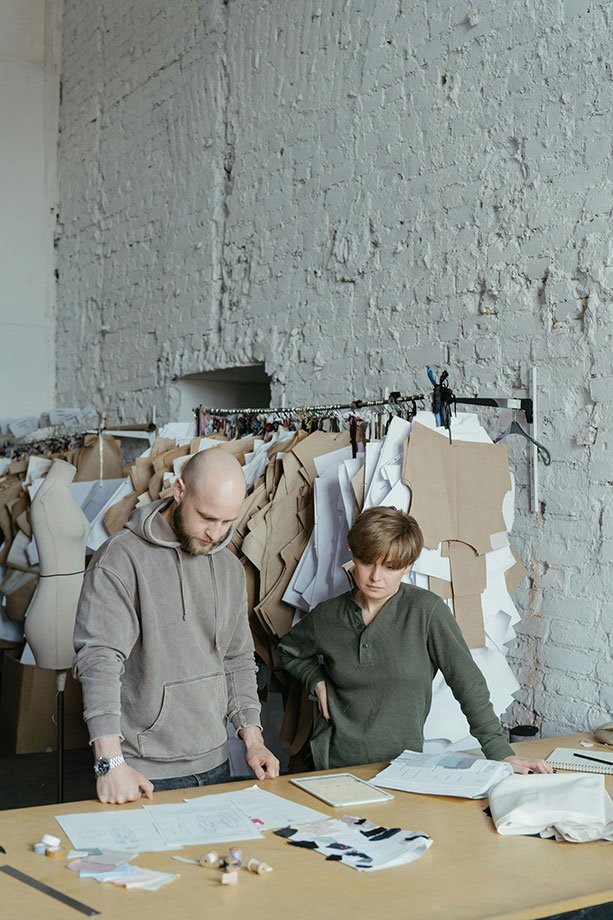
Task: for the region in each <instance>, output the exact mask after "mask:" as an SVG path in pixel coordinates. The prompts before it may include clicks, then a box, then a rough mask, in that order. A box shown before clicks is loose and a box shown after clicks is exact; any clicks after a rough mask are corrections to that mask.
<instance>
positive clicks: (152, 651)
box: [74, 501, 260, 779]
mask: <svg viewBox="0 0 613 920" xmlns="http://www.w3.org/2000/svg"><path fill="white" fill-rule="evenodd" d="M167 505H168V501H158V502H154V503H153V504H149V505H145V506H144V507H143V508H138V509H137V510H136V511H135V512H134V513H133V515H132V517H131V518H130V520H129V521H128V523H127V524H126V525H125V527H124V528H123V530H121V531H119V533H117V534H115V536H113V537H111V539H110V540H108V541H107V542H106V543H105V544H104V545H103V546H101V547H100V549H99V550H98V551H97V552H96V554H95V555H94V557H93V559H92V561H91V563H90V565H89V567H88V569H87V571H86V573H85V578H84V582H83V589H82V591H81V597H80V600H79V607H78V611H77V619H76V624H75V633H74V642H75V650H76V656H75V660H74V674H75V676H76V677H78V678H79V680H80V681H81V685H82V688H83V710H84V711H83V717H84V719H85V721H86V722H87V726H88V729H89V736H90V739H91V741H95V740H96V738H102V737H104V736H107V735H120V736H121V737H122V738H123V742H122V750H123V753H124V756H125V759H126V761H127V762H128V763H129V764H130V765H131V766H133V767H135V768H136V769H138V770H140V771H141V772H142V773H144V774H145V776H147V777H148V778H150V779H161V778H163V777H169V776H185V775H188V774H191V773H202V772H204V771H206V770H210V769H213V767H216V766H219V764H221V763H223V762H224V761H225V760H226V759H227V757H228V746H227V741H226V738H227V735H226V719H230V721H231V722H232V724H233V725H234V728H235V729H236V730H237V731H238V730H239V729H241V728H245V727H247V726H251V725H259V724H260V722H259V716H260V704H259V700H258V695H257V687H256V681H255V674H256V666H255V660H254V655H253V640H252V638H251V632H250V630H249V623H248V619H247V612H246V608H247V598H246V591H245V578H244V573H243V569H242V566H241V564H240V562H239V561H238V559H237V558H236V557H235V556H234V555H233V554H232V553H231V552H230V550H228V549H226V546H227V543H228V542H229V541H230V534H229V535H228V537H227V538H226V540H225V541H224V542H223V544H220V545H219V546H217V547H215V549H214V550H212V551H211V553H209V554H208V555H205V556H192V555H190V554H189V553H187V552H185V551H184V550H182V549H181V547H180V545H179V543H178V542H177V539H176V536H175V534H174V531H173V530H172V528H171V527H170V526H169V525H168V524H167V522H166V521H165V520H164V518H163V517H162V516H161V514H159V513H158V512H159V511H161V510H164V508H166V507H167Z"/></svg>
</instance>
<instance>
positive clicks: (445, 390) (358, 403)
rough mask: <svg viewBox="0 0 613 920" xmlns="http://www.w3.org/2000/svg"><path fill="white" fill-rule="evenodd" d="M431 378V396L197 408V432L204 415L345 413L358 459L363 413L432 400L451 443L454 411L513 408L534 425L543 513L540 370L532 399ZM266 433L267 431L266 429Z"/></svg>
mask: <svg viewBox="0 0 613 920" xmlns="http://www.w3.org/2000/svg"><path fill="white" fill-rule="evenodd" d="M427 371H428V378H429V380H430V382H431V384H432V393H431V394H430V396H427V395H426V394H424V393H416V394H414V395H411V396H403V395H402V394H401V393H400V391H395V392H392V393H390V394H389V395H388V396H386V397H384V398H383V399H374V400H373V399H364V400H362V399H355V400H353V402H350V403H331V404H329V405H322V406H277V407H271V408H266V407H257V408H253V407H244V408H233V409H228V408H211V407H208V406H196V407H195V408H194V416H195V418H196V429H197V431H198V434H201V433H202V432H201V419H202V416H203V415H207V416H208V417H209V418H217V419H231V418H242V419H245V420H247V419H249V418H259V419H262V420H265V423H266V424H270V423H271V422H272V423H273V427H274V424H276V423H283V424H287V423H288V422H290V421H296V422H301V423H302V425H303V426H304V427H306V423H307V420H308V419H326V418H333V419H335V420H336V421H337V422H338V421H340V420H341V419H340V416H341V413H342V414H343V418H342V420H343V422H345V423H348V425H349V430H350V435H351V446H352V448H353V452H354V456H355V453H356V452H357V432H358V425H359V422H363V421H364V420H363V419H362V418H361V417H360V416H359V412H360V411H361V410H366V411H367V412H368V411H372V412H373V413H374V414H375V415H383V414H385V412H389V413H390V414H393V413H400V412H407V410H408V414H409V418H411V417H412V416H413V415H415V414H416V412H417V403H422V405H423V404H424V403H425V401H426V400H428V399H430V400H431V406H432V411H433V413H434V414H435V416H436V419H437V423H438V424H439V425H442V426H443V427H445V428H446V429H447V431H448V432H449V440H450V441H451V409H452V407H453V408H455V407H456V406H458V405H464V406H485V407H491V408H494V409H512V410H514V411H519V412H523V413H524V415H525V418H526V422H527V423H528V424H529V425H530V427H531V430H532V433H531V435H529V434H527V433H526V432H524V431H521V433H522V434H523V435H525V436H526V437H527V439H528V440H529V441H531V442H532V452H531V455H530V469H531V481H532V488H531V506H532V510H533V511H534V512H537V513H538V512H539V509H540V503H539V485H538V463H537V461H538V459H539V456H541V459H543V460H544V461H545V462H546V463H547V464H548V463H549V462H550V455H549V452H548V451H547V449H546V448H545V447H544V446H543V445H542V444H540V443H539V442H538V441H536V436H537V417H536V415H537V413H536V398H537V395H536V368H532V369H531V393H532V396H531V397H508V396H457V395H456V394H455V393H454V392H453V391H452V390H451V389H450V387H449V384H448V379H449V374H448V372H447V371H443V372H442V374H441V375H440V378H439V379H438V380H437V379H436V376H435V374H434V372H433V371H432V369H431V368H427ZM263 430H264V431H265V430H266V429H265V428H263Z"/></svg>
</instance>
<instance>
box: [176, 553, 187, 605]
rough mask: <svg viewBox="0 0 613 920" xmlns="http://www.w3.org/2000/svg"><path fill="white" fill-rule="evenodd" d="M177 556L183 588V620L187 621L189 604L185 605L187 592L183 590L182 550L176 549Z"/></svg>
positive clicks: (180, 583) (180, 584)
mask: <svg viewBox="0 0 613 920" xmlns="http://www.w3.org/2000/svg"><path fill="white" fill-rule="evenodd" d="M175 552H176V554H177V560H178V563H179V586H180V588H181V603H182V605H183V620H186V619H187V604H186V603H185V592H184V588H183V562H182V561H181V550H180V549H179V547H176V548H175Z"/></svg>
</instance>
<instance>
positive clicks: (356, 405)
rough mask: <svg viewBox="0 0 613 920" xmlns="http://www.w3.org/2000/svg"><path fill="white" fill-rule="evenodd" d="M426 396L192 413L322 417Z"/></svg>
mask: <svg viewBox="0 0 613 920" xmlns="http://www.w3.org/2000/svg"><path fill="white" fill-rule="evenodd" d="M427 398H428V397H427V396H425V395H424V394H423V393H418V394H416V395H414V396H401V395H400V393H399V392H398V393H390V395H389V396H388V397H386V398H385V399H375V400H371V399H369V400H362V399H356V400H354V401H353V402H351V403H332V404H330V405H327V406H274V407H271V408H263V407H260V408H257V409H249V408H240V409H213V408H210V407H209V406H196V408H195V409H194V414H195V415H196V417H197V416H198V413H199V412H201V411H202V412H206V413H207V414H208V415H212V416H218V417H220V418H224V417H228V416H232V415H246V416H248V415H255V416H257V415H262V416H267V417H269V416H273V415H277V414H278V415H279V416H281V417H282V418H288V417H289V418H292V417H293V418H301V417H304V416H308V415H320V416H322V417H325V416H326V413H334V412H340V411H343V410H350V409H353V410H354V411H357V410H358V409H374V408H377V407H380V408H383V409H384V410H385V408H390V409H393V408H394V407H395V406H396V407H397V406H398V405H399V404H401V403H417V402H422V403H423V402H424V401H425V400H426V399H427Z"/></svg>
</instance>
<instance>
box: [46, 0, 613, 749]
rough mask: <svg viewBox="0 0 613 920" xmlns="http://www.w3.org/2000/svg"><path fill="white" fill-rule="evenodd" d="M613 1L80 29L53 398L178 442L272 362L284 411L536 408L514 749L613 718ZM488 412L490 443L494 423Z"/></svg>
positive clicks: (86, 16) (66, 143)
mask: <svg viewBox="0 0 613 920" xmlns="http://www.w3.org/2000/svg"><path fill="white" fill-rule="evenodd" d="M611 18H612V17H611V9H610V4H609V3H608V2H606V0H589V2H586V0H564V2H563V0H514V2H512V3H510V4H501V3H499V2H495V0H480V2H479V4H472V3H451V2H448V0H436V2H434V0H428V2H427V3H426V2H417V0H415V2H412V3H409V2H408V0H377V3H372V2H367V0H328V2H326V3H322V2H321V0H319V2H316V0H227V2H222V0H208V2H203V0H199V2H197V0H174V2H173V3H166V2H162V0H121V2H120V0H95V2H94V0H66V11H65V36H64V54H65V61H64V95H63V106H62V135H61V145H60V160H61V170H60V173H61V218H62V224H63V232H62V235H61V238H60V241H59V271H60V281H59V308H58V326H59V332H58V355H59V359H58V385H59V392H60V394H61V397H62V399H63V401H64V402H65V403H66V404H68V405H74V404H79V403H83V402H86V401H89V400H93V401H94V402H95V403H96V404H97V405H98V406H99V407H105V408H107V410H109V412H110V416H111V417H113V416H114V415H116V416H118V417H119V418H120V419H123V418H125V419H137V420H141V419H142V418H143V416H144V415H145V413H146V408H147V406H149V405H150V404H152V403H155V404H156V405H157V407H158V415H159V416H161V417H162V418H172V417H173V414H174V413H176V411H177V407H178V403H179V397H178V391H177V388H176V386H174V385H173V378H174V377H175V375H183V374H188V373H195V372H198V371H204V370H209V369H213V368H215V367H223V366H232V365H236V364H246V363H252V362H254V361H265V363H266V367H267V370H268V373H269V374H270V375H271V376H272V379H273V399H274V400H275V401H276V400H278V399H279V397H280V394H281V392H282V391H284V392H285V394H286V397H287V400H288V403H303V402H309V401H313V400H315V401H325V400H330V399H332V400H336V399H343V400H345V399H347V397H348V396H351V395H356V396H379V395H380V394H381V392H382V390H383V388H384V387H386V386H387V387H390V388H393V389H401V390H403V391H407V390H408V391H415V390H417V391H419V390H422V389H423V388H424V387H425V386H426V377H425V370H424V365H425V364H426V363H431V364H434V365H435V366H437V367H438V368H441V367H443V366H449V368H450V372H451V376H452V384H453V386H454V388H455V389H456V391H457V392H463V393H471V392H473V391H479V392H481V393H493V394H496V393H511V392H517V393H525V392H526V387H527V384H528V368H529V367H530V365H531V364H536V365H537V367H538V373H539V379H540V382H541V405H542V418H541V437H542V440H543V441H544V442H545V443H546V444H547V445H548V446H549V448H550V449H551V452H552V454H553V458H554V459H553V463H552V465H551V466H550V467H549V468H548V469H546V468H544V467H542V468H541V488H542V496H541V497H542V501H543V504H544V514H543V515H542V516H539V517H535V516H534V515H532V514H531V513H530V512H529V511H528V491H527V490H528V471H527V463H526V458H527V453H526V450H525V448H524V447H523V445H522V444H517V443H513V444H511V445H510V453H511V459H512V464H513V466H514V468H515V471H516V476H517V483H518V492H517V504H518V516H517V522H516V540H517V542H518V546H519V549H520V551H521V552H522V555H523V557H524V558H525V559H527V560H529V566H528V567H529V576H530V577H529V580H528V581H526V583H525V584H524V586H523V587H522V589H521V590H520V603H521V607H522V611H523V619H522V623H521V624H520V636H519V638H518V640H517V642H516V644H515V646H514V648H513V650H512V652H511V659H512V661H511V663H512V665H513V667H514V668H515V670H516V671H517V673H518V677H519V679H520V681H521V682H522V683H523V685H524V689H523V691H522V692H521V694H520V699H519V701H518V703H517V704H515V706H514V708H513V711H512V712H510V713H509V714H508V718H509V721H511V722H512V721H517V720H520V721H524V720H532V718H536V719H537V720H538V721H539V722H541V723H542V725H543V728H544V731H546V732H549V733H559V732H564V731H567V730H574V729H583V728H586V727H588V726H590V725H593V724H594V723H598V722H601V721H604V720H605V719H609V718H611V710H612V709H613V667H612V665H611V659H612V656H613V646H612V639H611V636H612V634H613V629H612V627H613V605H612V604H611V603H610V590H611V580H612V578H611V576H612V573H613V550H612V545H613V511H612V510H611V500H610V495H611V488H612V486H613V461H612V460H611V457H612V456H613V377H612V373H613V371H612V357H613V355H612V348H611V344H612V343H611V339H612V331H613V323H612V317H611V294H612V289H613V243H611V241H610V218H611V209H612V206H613V194H612V192H611V181H610V180H611V174H612V171H613V160H612V157H611V146H612V139H611V130H610V113H611V110H612V108H613V82H612V78H613V73H612V69H611V63H610V57H611V56H610V35H611V27H612V25H613V23H612V22H611ZM494 419H495V413H489V414H488V411H487V410H486V411H485V412H484V413H483V420H484V421H485V422H486V423H488V420H489V422H490V423H492V424H493V423H494Z"/></svg>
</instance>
